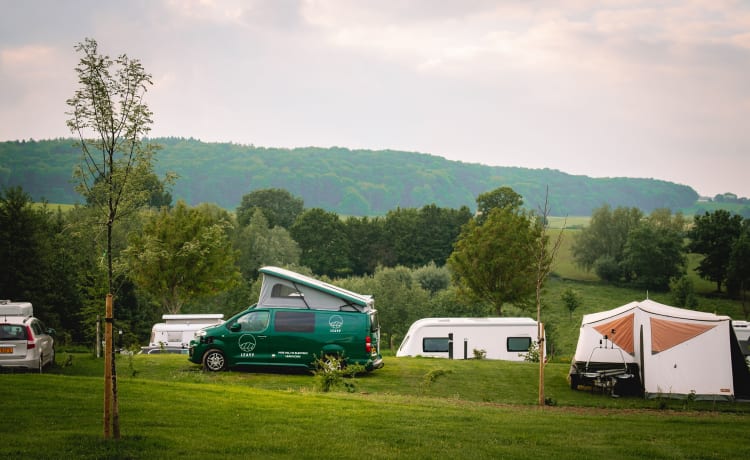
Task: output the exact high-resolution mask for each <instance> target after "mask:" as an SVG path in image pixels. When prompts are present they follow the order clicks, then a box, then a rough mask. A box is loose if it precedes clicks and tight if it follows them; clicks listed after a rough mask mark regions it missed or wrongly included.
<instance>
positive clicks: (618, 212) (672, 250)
mask: <svg viewBox="0 0 750 460" xmlns="http://www.w3.org/2000/svg"><path fill="white" fill-rule="evenodd" d="M685 227H686V221H685V218H684V217H683V216H682V214H680V213H677V214H675V215H674V216H673V215H672V212H671V211H670V210H668V209H656V210H654V211H653V212H652V213H651V214H650V215H649V216H648V217H645V218H644V217H643V214H642V212H641V211H640V210H638V209H635V208H631V209H626V208H617V209H615V210H614V211H612V210H610V208H609V206H606V205H605V206H602V207H601V208H598V209H597V210H595V211H594V215H593V216H592V218H591V223H590V225H589V226H588V227H585V228H583V229H582V230H581V231H580V233H578V235H577V236H576V237H575V241H574V243H573V246H572V251H573V254H574V257H575V260H576V262H577V264H578V265H579V266H581V267H583V268H585V269H586V270H591V269H593V270H594V271H595V273H596V274H597V276H599V278H600V279H602V280H604V281H607V282H610V283H619V282H625V283H630V284H632V285H634V286H638V287H642V288H646V289H655V290H667V288H668V286H669V280H670V279H671V278H673V277H676V276H679V275H680V274H682V273H684V271H685V261H686V259H685V248H684V244H683V238H684V230H685Z"/></svg>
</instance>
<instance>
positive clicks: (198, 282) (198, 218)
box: [123, 201, 240, 314]
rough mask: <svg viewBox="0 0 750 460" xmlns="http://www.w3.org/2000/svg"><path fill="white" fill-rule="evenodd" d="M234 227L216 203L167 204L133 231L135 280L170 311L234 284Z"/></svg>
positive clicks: (130, 257) (129, 253)
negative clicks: (194, 206) (168, 205)
mask: <svg viewBox="0 0 750 460" xmlns="http://www.w3.org/2000/svg"><path fill="white" fill-rule="evenodd" d="M222 214H223V216H222ZM217 215H218V216H219V217H217ZM231 227H232V224H231V222H230V219H229V215H227V214H226V212H225V211H223V210H220V209H218V208H216V206H215V205H207V204H203V205H201V206H199V207H197V208H188V207H187V205H186V204H185V202H184V201H178V202H177V204H176V206H175V207H174V209H172V210H168V209H167V208H162V209H161V210H160V211H159V212H158V213H156V214H155V215H153V216H152V217H151V218H150V219H149V220H148V221H147V222H146V224H145V225H144V228H143V231H142V232H140V233H133V234H131V237H130V244H129V245H128V248H127V249H125V250H124V251H123V257H124V258H125V260H126V261H127V265H128V267H130V271H129V273H130V275H131V278H132V279H133V280H134V281H135V284H136V286H137V287H138V288H139V289H143V290H144V291H145V292H148V293H149V294H150V295H151V296H153V297H154V298H156V299H159V301H160V303H161V305H162V307H163V308H164V311H165V313H171V314H175V313H179V312H180V309H181V308H182V306H183V305H184V304H185V302H186V301H187V300H188V299H190V298H194V297H201V296H205V295H208V294H211V293H214V292H219V291H222V290H225V289H229V288H231V287H234V286H235V285H236V284H237V283H238V281H239V279H240V274H239V270H238V269H237V267H236V254H235V251H234V250H233V249H232V244H231V239H230V237H229V234H228V232H229V231H230V229H231Z"/></svg>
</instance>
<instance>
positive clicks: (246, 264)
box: [234, 209, 300, 282]
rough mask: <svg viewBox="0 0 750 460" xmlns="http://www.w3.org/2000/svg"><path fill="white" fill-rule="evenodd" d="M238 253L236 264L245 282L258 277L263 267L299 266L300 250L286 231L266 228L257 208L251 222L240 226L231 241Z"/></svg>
mask: <svg viewBox="0 0 750 460" xmlns="http://www.w3.org/2000/svg"><path fill="white" fill-rule="evenodd" d="M234 247H235V249H237V250H238V251H239V258H238V265H239V267H240V271H241V272H242V275H243V276H244V278H245V280H246V281H247V282H252V281H253V280H255V279H256V278H257V277H258V270H259V269H260V268H261V267H263V266H266V265H275V266H288V265H297V264H299V259H300V248H299V245H298V244H297V242H296V241H294V239H293V238H292V237H291V235H290V234H289V231H287V229H285V228H283V227H281V226H276V227H273V228H269V225H268V220H267V219H266V217H265V214H264V212H263V211H261V210H260V209H255V213H254V214H253V216H252V218H251V219H250V221H249V222H248V223H247V225H246V226H245V227H241V228H240V229H239V230H238V231H237V232H236V236H235V238H234Z"/></svg>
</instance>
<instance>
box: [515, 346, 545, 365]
mask: <svg viewBox="0 0 750 460" xmlns="http://www.w3.org/2000/svg"><path fill="white" fill-rule="evenodd" d="M518 356H520V357H522V358H523V360H524V361H526V362H527V363H538V362H539V358H540V356H541V355H540V353H539V344H538V343H536V342H531V345H529V351H527V352H526V353H519V354H518Z"/></svg>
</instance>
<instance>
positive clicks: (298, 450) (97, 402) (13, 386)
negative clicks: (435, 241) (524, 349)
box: [0, 353, 750, 459]
mask: <svg viewBox="0 0 750 460" xmlns="http://www.w3.org/2000/svg"><path fill="white" fill-rule="evenodd" d="M67 356H68V355H67V354H65V353H61V355H60V356H59V357H58V362H67ZM72 356H73V359H72V365H69V366H67V367H56V368H55V369H53V372H51V373H49V374H42V375H38V374H12V375H11V374H6V375H0V380H2V387H3V417H0V433H4V434H7V433H12V436H11V437H10V438H8V439H9V440H7V441H4V442H3V443H0V457H2V458H27V457H32V456H33V457H42V458H103V457H106V458H182V459H185V458H205V457H216V456H221V457H241V456H248V455H251V454H252V455H253V456H255V457H261V456H263V457H270V458H321V457H329V458H330V457H336V458H361V457H362V456H363V455H368V456H374V457H377V458H450V457H455V458H502V457H507V458H532V457H533V458H538V457H539V456H546V455H548V456H552V457H554V458H577V459H580V458H594V457H600V456H606V457H610V458H641V457H643V458H729V457H730V456H731V457H735V456H739V457H740V458H742V457H745V456H747V455H748V454H750V447H748V445H747V428H748V426H750V404H747V403H726V402H716V403H713V402H698V401H676V400H666V399H665V400H652V401H646V400H643V399H641V398H629V397H628V398H626V397H623V398H612V397H609V396H607V395H602V394H592V393H590V392H586V391H573V390H571V389H570V388H569V387H568V384H567V381H566V379H565V375H566V373H567V366H566V365H565V364H562V363H550V364H548V365H547V367H546V372H545V374H546V384H545V388H546V396H547V397H548V398H550V401H549V402H550V403H552V404H555V405H553V406H541V407H540V406H538V405H537V404H536V401H537V396H538V392H537V385H536V382H537V381H538V374H537V372H538V365H536V364H534V363H511V362H500V361H488V360H469V361H448V360H441V359H423V358H394V357H391V356H389V357H386V365H385V367H384V368H383V369H380V370H378V371H376V372H373V373H370V374H365V375H362V376H360V377H357V378H355V380H354V381H353V382H354V384H355V391H354V392H352V393H349V392H345V391H343V390H341V389H339V390H338V391H334V392H329V393H323V392H320V391H319V386H318V380H317V378H316V377H314V376H311V375H309V374H308V373H304V372H302V373H300V372H286V373H281V372H253V371H247V370H243V371H234V372H223V373H218V374H207V373H204V372H202V371H201V370H200V368H199V367H198V366H195V365H192V364H190V363H188V362H187V361H186V360H185V357H184V356H180V355H136V356H132V357H130V356H120V357H119V359H118V373H119V375H120V378H119V388H120V393H119V394H120V421H121V428H122V433H123V439H122V440H120V441H118V442H103V441H102V439H101V438H102V424H101V414H102V403H101V400H102V398H101V397H100V395H101V394H102V393H103V389H102V388H103V382H102V380H103V379H102V375H103V372H102V363H101V361H102V360H101V359H95V358H93V357H91V356H90V355H88V354H83V355H80V354H77V355H72ZM32 414H34V416H30V415H32ZM36 414H43V416H39V415H36ZM4 438H5V436H4ZM40 452H41V453H42V454H41V455H40Z"/></svg>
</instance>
